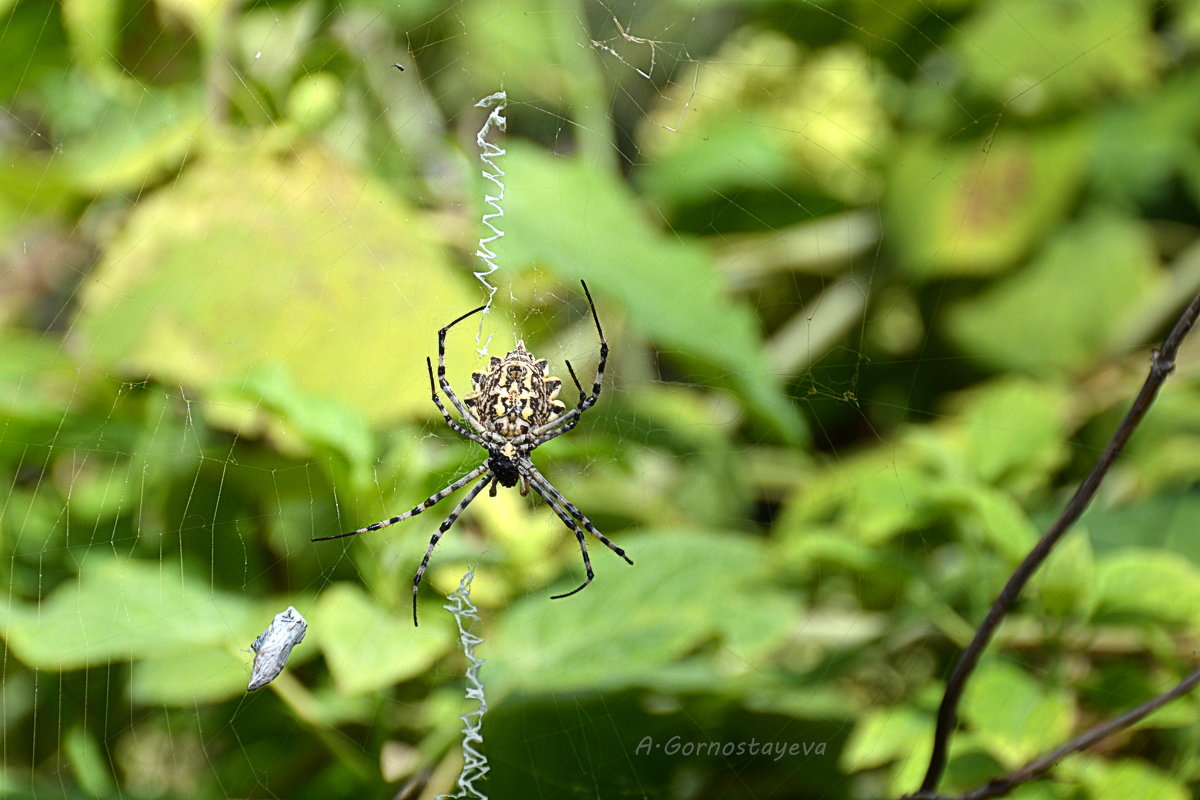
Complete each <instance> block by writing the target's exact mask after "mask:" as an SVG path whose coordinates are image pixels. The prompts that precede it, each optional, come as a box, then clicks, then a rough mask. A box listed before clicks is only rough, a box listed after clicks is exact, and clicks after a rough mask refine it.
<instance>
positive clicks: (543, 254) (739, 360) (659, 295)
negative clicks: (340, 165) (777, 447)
mask: <svg viewBox="0 0 1200 800" xmlns="http://www.w3.org/2000/svg"><path fill="white" fill-rule="evenodd" d="M503 168H504V170H505V171H506V173H507V177H506V179H505V180H506V189H505V202H506V204H507V206H506V209H505V216H504V220H503V226H502V227H503V228H504V230H505V233H506V235H505V237H504V239H502V240H501V247H500V249H499V251H498V252H499V253H500V258H501V262H502V263H506V264H508V265H509V267H510V268H511V267H515V266H521V265H537V264H545V265H548V266H550V267H551V268H553V269H554V270H555V271H556V272H558V273H559V274H560V275H563V276H566V277H570V278H572V279H579V278H583V279H587V280H589V281H591V283H590V286H591V288H592V290H593V291H594V292H596V293H597V294H598V295H600V297H598V298H597V299H598V301H599V303H600V305H601V306H603V305H604V303H605V300H604V299H602V298H605V297H607V298H608V302H610V303H613V304H615V305H616V306H618V307H619V308H621V309H622V310H623V311H624V312H625V314H627V315H628V317H629V321H630V324H631V325H632V326H633V327H635V328H637V329H639V330H640V331H642V332H643V333H644V334H646V335H648V336H650V337H652V338H653V339H655V340H656V341H657V342H658V343H659V345H660V346H661V347H662V348H663V349H664V352H665V353H666V354H668V355H676V356H677V357H681V358H684V359H686V361H687V363H689V364H691V365H693V366H694V367H695V368H696V369H698V370H701V371H703V372H704V373H705V374H706V375H707V376H708V377H709V378H710V379H711V380H713V381H717V382H719V383H722V384H725V385H727V386H728V387H729V388H731V389H732V390H733V391H735V392H736V393H738V394H739V395H740V396H741V397H742V398H743V399H744V400H745V401H746V403H747V405H748V406H749V408H750V409H751V410H752V411H753V412H755V413H756V414H757V415H758V416H759V417H760V418H761V419H763V420H764V421H765V422H766V423H767V424H769V425H771V426H772V427H773V428H774V429H775V431H776V432H777V433H778V434H780V435H781V436H785V437H786V438H787V439H789V440H791V441H797V440H798V439H799V437H800V435H801V431H802V429H801V423H800V418H799V416H798V415H797V413H796V411H795V409H794V408H792V405H791V403H790V402H789V401H788V400H787V398H786V397H785V396H784V394H783V392H782V391H781V388H780V386H779V382H778V380H777V379H776V378H775V376H774V375H773V373H772V370H771V368H770V365H769V362H768V359H767V356H766V352H765V350H764V348H763V341H762V334H761V332H760V331H759V329H758V323H757V322H756V321H755V319H754V316H753V314H752V312H751V309H750V307H749V306H748V305H746V304H744V303H741V302H736V301H733V300H731V299H729V298H728V297H726V296H725V295H724V294H723V293H722V292H721V290H720V287H721V280H720V277H719V275H718V273H717V270H716V267H715V265H714V263H713V260H712V258H711V256H710V254H709V253H708V251H707V250H706V249H705V248H703V247H702V246H701V245H700V244H699V243H695V242H688V241H680V240H679V239H678V238H677V237H674V236H667V235H664V234H663V233H662V232H660V231H658V230H656V229H654V228H651V227H650V226H649V225H648V224H647V222H646V220H645V218H644V216H643V214H642V213H640V212H639V210H638V205H637V200H636V198H635V197H634V196H633V195H632V193H631V192H630V191H629V189H628V187H627V186H625V185H624V184H622V183H621V182H620V181H618V180H617V178H616V177H615V176H613V175H610V174H609V173H608V172H606V171H603V170H598V169H594V168H593V167H592V166H591V165H589V164H586V163H584V162H583V161H581V160H579V159H575V158H568V157H563V156H553V155H547V154H545V153H543V152H542V151H539V150H535V149H533V148H531V147H527V146H524V145H520V144H519V143H513V144H512V145H511V146H510V148H509V152H508V154H507V155H506V156H504V158H503ZM614 301H615V303H614Z"/></svg>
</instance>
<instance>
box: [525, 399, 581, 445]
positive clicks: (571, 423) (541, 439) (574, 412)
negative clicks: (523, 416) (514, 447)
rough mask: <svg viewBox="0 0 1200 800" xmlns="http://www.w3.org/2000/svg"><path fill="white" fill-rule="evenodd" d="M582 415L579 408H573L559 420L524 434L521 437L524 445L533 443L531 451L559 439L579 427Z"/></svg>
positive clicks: (553, 420)
mask: <svg viewBox="0 0 1200 800" xmlns="http://www.w3.org/2000/svg"><path fill="white" fill-rule="evenodd" d="M582 413H583V412H582V411H580V410H579V408H572V409H571V410H570V411H568V412H567V413H565V414H563V415H562V416H561V417H559V418H558V419H552V420H550V421H549V422H547V423H546V424H545V425H541V426H539V427H537V428H534V429H533V430H531V431H529V433H526V434H524V435H523V436H522V437H521V439H522V440H523V441H522V443H525V442H531V444H530V445H529V449H530V450H532V449H533V448H535V447H541V446H542V445H544V444H545V443H546V442H548V441H550V440H551V439H557V438H558V437H559V436H562V435H563V434H564V433H566V432H567V431H569V430H571V429H572V428H574V427H575V426H576V425H578V424H579V416H580V415H581V414H582ZM555 428H558V430H555Z"/></svg>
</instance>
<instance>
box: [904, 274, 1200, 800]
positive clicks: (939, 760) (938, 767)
mask: <svg viewBox="0 0 1200 800" xmlns="http://www.w3.org/2000/svg"><path fill="white" fill-rule="evenodd" d="M1198 315H1200V295H1197V296H1196V297H1195V298H1193V299H1192V302H1191V303H1190V304H1189V305H1188V307H1187V309H1185V310H1184V312H1183V315H1182V316H1180V318H1179V321H1178V322H1176V323H1175V327H1174V328H1173V329H1172V330H1171V333H1170V334H1169V335H1168V336H1167V338H1166V341H1164V342H1163V345H1162V347H1161V348H1160V349H1158V350H1155V351H1154V354H1153V355H1152V356H1151V359H1150V374H1149V375H1147V376H1146V381H1145V383H1143V384H1142V389H1141V391H1140V392H1138V396H1137V398H1136V399H1134V401H1133V405H1132V406H1131V407H1130V409H1129V412H1128V413H1127V414H1126V415H1125V419H1123V420H1122V421H1121V425H1120V427H1118V428H1117V431H1116V433H1114V434H1113V437H1112V439H1111V440H1110V441H1109V443H1108V447H1106V448H1105V450H1104V453H1103V454H1102V455H1101V456H1100V460H1099V461H1097V462H1096V466H1095V467H1093V468H1092V471H1091V473H1089V474H1088V476H1087V478H1086V479H1084V481H1083V483H1082V484H1081V485H1080V486H1079V489H1078V490H1076V492H1075V495H1074V496H1073V497H1072V498H1071V500H1070V502H1069V503H1067V506H1066V508H1064V509H1063V512H1062V514H1061V515H1060V516H1059V517H1058V519H1056V520H1055V521H1054V524H1053V525H1051V526H1050V528H1049V530H1047V531H1046V532H1045V533H1044V534H1043V535H1042V538H1041V539H1040V540H1038V543H1037V544H1036V545H1034V547H1033V549H1032V550H1030V551H1029V554H1028V555H1027V556H1025V559H1024V560H1023V561H1022V562H1021V563H1020V564H1019V565H1018V566H1017V568H1016V570H1014V571H1013V574H1012V575H1011V576H1010V577H1009V579H1008V583H1006V584H1005V585H1004V588H1003V589H1001V590H1000V594H999V596H998V597H997V598H996V601H995V602H994V603H992V607H991V608H990V609H989V610H988V613H987V616H986V617H985V618H984V620H983V623H982V624H980V626H979V630H977V631H976V632H975V637H974V638H973V639H972V640H971V643H970V644H969V645H967V647H966V649H965V650H963V652H962V655H961V656H959V659H958V663H956V664H955V665H954V670H953V672H951V673H950V678H949V680H948V681H947V682H946V693H945V694H944V695H943V696H942V704H941V706H940V707H939V708H938V714H937V728H936V730H935V732H934V737H933V752H932V753H931V754H930V757H929V769H928V770H927V771H926V773H925V779H924V781H922V783H921V788H920V790H919V791H918V792H916V793H915V794H913V795H910V797H913V798H917V797H934V796H936V795H935V791H936V789H937V785H938V782H939V781H940V780H941V778H942V773H943V772H944V771H945V769H946V753H947V750H948V748H949V745H950V736H951V734H952V733H953V732H954V726H955V724H956V722H957V720H958V704H959V701H960V700H961V699H962V694H963V689H964V687H965V686H966V683H967V679H968V678H969V677H970V675H971V672H972V671H974V669H975V665H976V664H977V663H978V662H979V657H980V656H981V655H982V654H983V650H984V648H985V647H987V645H988V642H990V641H991V639H992V636H993V634H995V632H996V629H997V628H998V627H1000V622H1001V621H1002V620H1003V619H1004V616H1005V615H1006V614H1007V613H1008V612H1009V610H1010V609H1011V608H1012V605H1013V603H1015V602H1016V600H1017V597H1018V596H1020V594H1021V590H1022V589H1024V588H1025V584H1026V583H1028V582H1029V579H1030V578H1031V577H1033V574H1034V572H1036V571H1037V569H1038V567H1040V566H1041V565H1042V562H1043V561H1045V560H1046V557H1047V556H1048V555H1050V551H1051V550H1053V549H1054V546H1055V545H1057V544H1058V541H1059V539H1061V538H1062V536H1063V534H1064V533H1066V532H1067V530H1068V529H1070V527H1071V526H1072V525H1073V524H1075V521H1076V520H1078V519H1079V517H1080V515H1082V514H1083V512H1084V510H1085V509H1086V508H1087V507H1088V504H1089V503H1091V501H1092V498H1093V497H1094V496H1095V494H1096V490H1097V489H1099V488H1100V483H1101V481H1103V480H1104V478H1105V476H1106V475H1107V474H1108V470H1109V468H1110V467H1111V466H1112V464H1113V462H1114V461H1116V459H1117V456H1119V455H1120V454H1121V450H1122V449H1123V448H1124V447H1125V443H1126V442H1128V441H1129V437H1130V436H1132V435H1133V432H1134V430H1135V429H1136V428H1137V426H1138V424H1139V423H1140V422H1141V421H1142V418H1143V417H1144V416H1145V415H1146V412H1147V411H1149V410H1150V406H1151V405H1152V404H1153V403H1154V398H1155V397H1156V396H1157V395H1158V390H1159V389H1160V388H1162V384H1163V382H1164V381H1165V380H1166V379H1167V376H1168V375H1170V374H1171V372H1172V371H1173V370H1174V369H1175V355H1176V353H1177V352H1178V351H1179V345H1180V343H1181V342H1182V341H1183V339H1184V337H1185V336H1187V334H1188V331H1190V330H1191V329H1192V326H1193V325H1194V324H1195V322H1196V318H1197V316H1198Z"/></svg>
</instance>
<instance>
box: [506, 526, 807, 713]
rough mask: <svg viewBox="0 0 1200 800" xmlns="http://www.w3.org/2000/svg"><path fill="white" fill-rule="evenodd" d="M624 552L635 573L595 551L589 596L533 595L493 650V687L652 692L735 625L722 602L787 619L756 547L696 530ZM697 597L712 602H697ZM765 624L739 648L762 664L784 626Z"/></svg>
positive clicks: (653, 538)
mask: <svg viewBox="0 0 1200 800" xmlns="http://www.w3.org/2000/svg"><path fill="white" fill-rule="evenodd" d="M622 546H623V547H624V548H625V549H626V551H627V552H628V553H629V554H630V556H631V558H632V559H633V561H634V564H633V566H630V565H628V564H625V563H624V562H623V561H621V560H620V559H618V558H616V557H615V556H613V555H612V554H611V553H608V552H606V551H605V549H604V548H603V547H602V546H592V547H589V550H590V551H591V553H592V562H593V565H594V567H595V569H596V573H597V574H596V578H595V580H593V581H592V583H591V584H590V585H589V586H588V587H587V588H586V589H584V590H583V591H581V592H579V593H578V594H575V595H572V596H570V597H568V598H563V599H560V600H553V601H552V600H550V599H549V597H548V596H547V595H548V594H556V593H558V592H546V591H543V592H539V593H536V594H531V595H528V596H526V597H523V598H522V599H521V600H519V601H518V602H517V603H515V604H514V605H513V607H512V608H511V609H510V610H509V611H508V612H507V613H506V614H505V615H504V617H503V619H501V620H500V622H499V624H498V625H497V626H496V628H495V629H494V631H493V632H492V634H491V636H489V637H488V642H487V653H488V660H489V665H488V667H487V671H488V675H489V676H490V678H489V679H490V680H491V681H493V683H494V684H495V685H496V687H497V689H498V690H499V691H500V692H501V693H507V692H510V691H519V690H527V691H538V692H545V691H568V690H579V689H587V688H593V689H596V688H605V689H609V690H612V689H616V688H620V687H625V686H629V685H635V684H642V685H648V686H654V685H656V677H655V675H656V673H657V670H658V669H660V668H662V667H664V666H665V665H667V664H669V663H671V662H672V661H673V660H674V659H676V658H678V657H680V656H681V655H683V654H684V653H686V652H688V651H689V650H690V649H691V648H693V647H695V646H697V645H698V644H699V643H701V642H703V641H705V640H707V639H709V638H711V637H713V636H716V635H719V634H720V633H721V632H722V631H723V630H724V629H725V628H726V626H727V625H728V624H730V620H729V610H728V608H727V607H726V606H725V605H724V604H723V603H722V602H721V598H728V597H733V596H739V598H740V599H739V601H738V602H739V603H740V604H741V605H742V606H743V607H747V608H756V609H757V610H758V611H760V612H763V611H765V612H769V613H773V612H780V613H786V611H785V610H784V608H783V607H781V606H780V604H779V603H778V602H777V597H776V596H775V595H774V594H773V593H772V591H771V589H770V585H769V584H767V583H766V582H765V572H764V570H765V567H766V561H765V553H764V551H763V548H762V544H761V542H760V541H758V540H755V539H750V538H745V537H734V536H730V535H727V534H718V533H715V532H709V531H704V530H693V531H674V532H661V533H655V534H652V535H646V536H640V537H638V538H636V539H634V540H633V541H631V542H630V541H622ZM684 555H686V558H684ZM560 588H562V589H570V588H574V586H573V585H572V586H565V585H564V586H562V587H560ZM697 593H700V594H702V595H704V596H705V597H709V598H712V599H713V602H708V603H700V602H696V600H697V597H698V594H697ZM758 598H763V605H762V606H756V604H755V601H756V599H758ZM761 624H762V625H764V627H763V628H762V630H759V631H758V632H757V633H755V634H753V635H752V636H751V637H749V639H747V640H744V641H741V642H740V643H735V646H736V647H738V648H739V649H741V648H746V650H745V652H747V653H749V654H754V653H757V654H759V655H760V656H761V655H762V654H763V653H764V652H766V651H767V650H769V649H770V645H771V644H772V643H778V642H780V641H781V640H782V638H783V636H785V635H786V632H787V626H785V625H777V624H770V623H761ZM756 627H757V625H756ZM764 637H765V639H764ZM752 639H753V640H757V641H751V640H752Z"/></svg>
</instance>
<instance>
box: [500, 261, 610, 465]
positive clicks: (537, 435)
mask: <svg viewBox="0 0 1200 800" xmlns="http://www.w3.org/2000/svg"><path fill="white" fill-rule="evenodd" d="M580 283H581V284H583V293H584V294H585V295H587V301H588V308H590V309H591V310H592V319H593V320H594V321H595V323H596V333H597V334H598V335H599V336H600V361H599V362H598V363H597V364H596V381H595V383H593V384H592V393H591V394H590V395H588V394H585V393H584V391H583V387H582V386H580V384H579V378H578V377H576V376H575V368H574V367H572V366H571V362H570V361H568V362H567V371H568V372H570V373H571V380H573V381H574V382H575V388H577V389H579V405H577V406H575V407H574V408H572V409H571V410H570V411H568V412H567V413H566V414H563V415H562V416H561V417H559V418H558V419H552V420H550V421H549V422H547V423H546V424H545V425H540V426H538V427H536V428H534V429H533V430H531V431H529V433H527V434H525V436H524V437H521V438H522V439H523V440H524V441H534V442H536V444H534V445H533V447H539V446H541V445H543V444H545V443H546V442H548V441H550V440H551V439H553V438H555V437H556V436H562V435H563V434H564V433H566V432H567V431H569V430H571V429H572V428H574V427H575V426H576V425H578V424H579V416H580V415H581V414H582V413H583V412H585V411H587V410H588V409H589V408H591V407H592V406H594V405H596V401H597V400H598V399H599V398H600V387H601V385H602V384H603V383H604V366H605V365H606V364H607V363H608V342H607V341H605V339H604V329H603V328H601V327H600V316H599V315H598V314H597V313H596V304H595V303H594V302H593V301H592V293H591V292H589V291H588V288H587V283H586V282H584V281H580ZM533 447H531V448H530V449H531V450H532V449H533ZM543 480H545V479H544V478H543Z"/></svg>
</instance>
